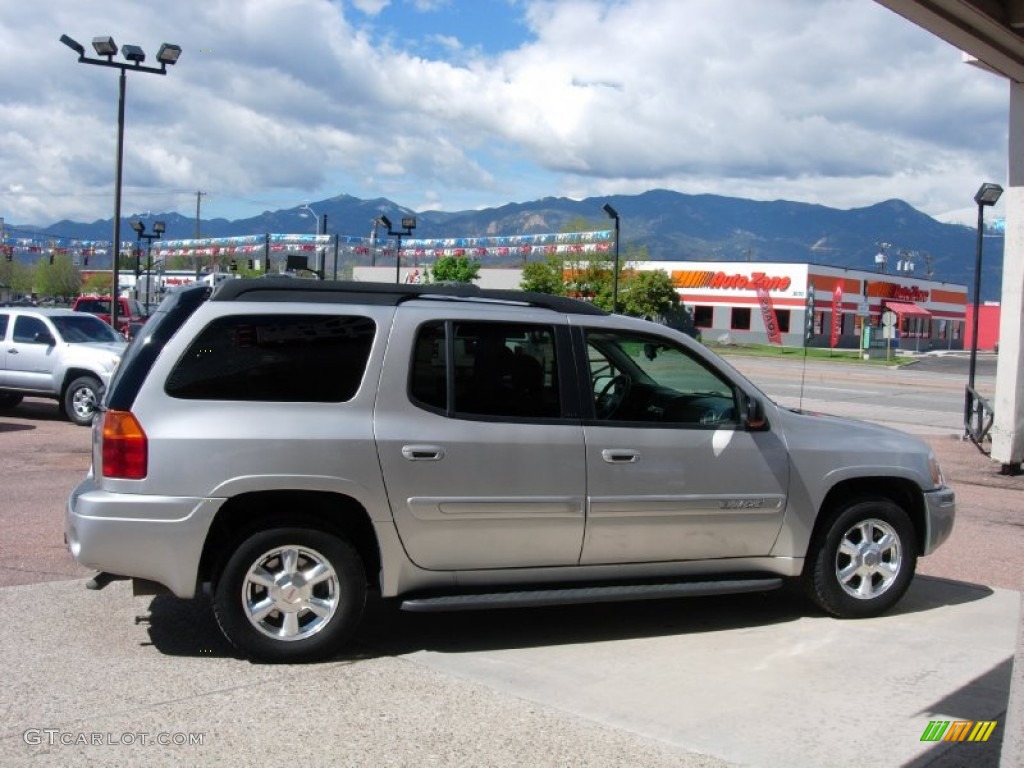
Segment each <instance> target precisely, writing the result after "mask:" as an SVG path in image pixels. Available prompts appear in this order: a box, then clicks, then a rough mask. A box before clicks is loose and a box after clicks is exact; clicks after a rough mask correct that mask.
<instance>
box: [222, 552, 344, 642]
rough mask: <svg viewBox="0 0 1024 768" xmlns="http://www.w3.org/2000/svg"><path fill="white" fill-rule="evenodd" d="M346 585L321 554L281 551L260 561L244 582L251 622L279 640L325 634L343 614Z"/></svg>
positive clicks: (243, 591)
mask: <svg viewBox="0 0 1024 768" xmlns="http://www.w3.org/2000/svg"><path fill="white" fill-rule="evenodd" d="M339 589H340V582H339V579H338V575H337V573H335V571H334V568H332V567H331V564H330V562H329V561H328V560H327V558H325V557H324V556H323V555H322V554H320V553H319V552H317V551H316V550H315V549H310V548H309V547H299V546H284V547H275V548H274V549H271V550H269V551H267V552H265V553H264V554H262V555H261V556H260V557H259V558H257V560H256V562H255V563H253V565H252V567H251V568H250V569H249V571H248V572H247V573H246V575H245V579H244V580H243V581H242V606H243V608H244V610H245V615H246V617H248V619H249V621H250V623H251V624H252V625H253V626H254V627H256V629H258V630H259V631H260V632H262V633H263V634H264V635H266V636H267V637H271V638H273V639H274V640H284V641H288V642H290V641H294V640H304V639H305V638H307V637H309V636H311V635H314V634H316V633H317V632H319V631H320V630H321V629H323V628H324V627H325V626H326V625H327V624H328V622H330V620H331V618H332V617H333V616H334V614H335V612H336V611H337V609H338V597H339V595H338V593H339Z"/></svg>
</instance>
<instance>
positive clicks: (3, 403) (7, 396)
mask: <svg viewBox="0 0 1024 768" xmlns="http://www.w3.org/2000/svg"><path fill="white" fill-rule="evenodd" d="M23 399H24V398H23V397H22V396H21V395H17V394H15V393H14V392H0V408H13V407H14V406H16V405H18V403H20V402H21V401H22V400H23Z"/></svg>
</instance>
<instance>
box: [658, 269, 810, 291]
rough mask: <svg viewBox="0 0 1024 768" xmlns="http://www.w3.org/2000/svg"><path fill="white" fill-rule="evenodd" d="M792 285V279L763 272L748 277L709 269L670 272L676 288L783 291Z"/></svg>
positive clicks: (753, 273) (752, 273)
mask: <svg viewBox="0 0 1024 768" xmlns="http://www.w3.org/2000/svg"><path fill="white" fill-rule="evenodd" d="M792 283H793V280H792V278H789V277H785V276H773V275H767V274H765V273H764V272H751V273H750V274H749V275H742V274H739V273H737V274H733V275H730V274H727V273H725V272H723V271H721V270H719V271H717V272H716V271H714V270H710V269H706V270H704V269H677V270H673V272H672V284H673V285H674V286H675V287H676V288H711V289H715V290H741V291H742V290H751V291H756V290H765V291H785V290H788V289H789V286H790V285H792Z"/></svg>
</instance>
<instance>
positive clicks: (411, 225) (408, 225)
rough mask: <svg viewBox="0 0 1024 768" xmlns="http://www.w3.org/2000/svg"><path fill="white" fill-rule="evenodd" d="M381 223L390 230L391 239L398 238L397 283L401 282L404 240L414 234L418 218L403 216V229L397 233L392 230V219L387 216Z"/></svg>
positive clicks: (382, 217)
mask: <svg viewBox="0 0 1024 768" xmlns="http://www.w3.org/2000/svg"><path fill="white" fill-rule="evenodd" d="M380 223H381V224H383V225H384V226H385V227H387V228H388V236H389V237H397V238H398V250H397V251H395V283H399V282H401V276H402V238H403V237H407V236H409V235H411V234H412V231H413V230H414V229H416V217H415V216H403V217H402V228H401V229H400V230H398V231H397V232H396V231H395V230H393V229H392V228H391V219H389V218H388V217H387V216H383V215H382V216H381V217H380Z"/></svg>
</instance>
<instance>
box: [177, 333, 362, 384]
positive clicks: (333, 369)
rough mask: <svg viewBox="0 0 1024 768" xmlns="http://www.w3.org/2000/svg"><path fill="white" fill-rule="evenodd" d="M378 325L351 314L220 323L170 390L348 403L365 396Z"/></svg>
mask: <svg viewBox="0 0 1024 768" xmlns="http://www.w3.org/2000/svg"><path fill="white" fill-rule="evenodd" d="M375 331H376V326H375V324H374V322H373V321H372V320H370V319H369V318H366V317H351V316H344V315H234V316H230V317H222V318H218V319H217V320H214V321H213V322H212V323H210V324H209V325H208V326H206V328H204V329H203V331H202V332H201V333H200V334H199V335H198V336H197V337H196V338H195V340H193V342H192V344H191V345H190V346H189V348H188V349H187V350H186V351H185V354H184V355H182V356H181V359H179V360H178V362H177V364H176V365H175V366H174V369H173V370H172V371H171V374H170V376H168V377H167V383H166V386H165V389H166V391H167V394H169V395H170V396H171V397H178V398H183V399H189V400H247V401H259V400H265V401H269V402H314V403H340V402H344V401H346V400H351V399H352V397H353V396H354V395H355V393H356V391H357V390H358V389H359V384H360V382H361V381H362V378H363V374H364V372H365V370H366V362H367V360H368V359H369V356H370V347H371V345H372V344H373V337H374V333H375Z"/></svg>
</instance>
